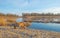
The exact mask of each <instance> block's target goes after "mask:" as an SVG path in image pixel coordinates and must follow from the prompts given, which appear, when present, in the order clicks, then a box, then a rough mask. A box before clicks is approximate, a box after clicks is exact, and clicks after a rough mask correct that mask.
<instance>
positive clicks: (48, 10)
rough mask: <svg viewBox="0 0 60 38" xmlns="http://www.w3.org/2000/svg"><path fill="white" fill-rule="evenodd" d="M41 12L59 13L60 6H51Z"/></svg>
mask: <svg viewBox="0 0 60 38" xmlns="http://www.w3.org/2000/svg"><path fill="white" fill-rule="evenodd" d="M41 12H45V13H54V14H56V13H60V7H51V8H47V9H44V10H42V11H41Z"/></svg>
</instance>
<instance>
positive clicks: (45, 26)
mask: <svg viewBox="0 0 60 38" xmlns="http://www.w3.org/2000/svg"><path fill="white" fill-rule="evenodd" d="M21 21H22V19H21V18H20V19H18V20H17V22H21ZM28 28H30V29H38V30H48V31H57V32H60V24H57V23H35V22H33V23H32V24H31V26H29V27H28Z"/></svg>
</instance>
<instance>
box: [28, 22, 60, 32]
mask: <svg viewBox="0 0 60 38" xmlns="http://www.w3.org/2000/svg"><path fill="white" fill-rule="evenodd" d="M28 28H30V29H38V30H48V31H56V32H60V24H57V23H32V24H31V26H29V27H28Z"/></svg>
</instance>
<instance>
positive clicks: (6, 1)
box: [0, 0, 60, 15]
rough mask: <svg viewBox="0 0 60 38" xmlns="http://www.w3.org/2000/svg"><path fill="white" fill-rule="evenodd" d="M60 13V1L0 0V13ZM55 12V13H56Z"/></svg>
mask: <svg viewBox="0 0 60 38" xmlns="http://www.w3.org/2000/svg"><path fill="white" fill-rule="evenodd" d="M51 10H52V12H60V0H0V12H3V13H12V14H18V15H21V13H22V12H44V11H46V12H47V11H48V12H50V11H51ZM56 10H57V11H56Z"/></svg>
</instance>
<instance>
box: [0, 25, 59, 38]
mask: <svg viewBox="0 0 60 38" xmlns="http://www.w3.org/2000/svg"><path fill="white" fill-rule="evenodd" d="M44 37H45V38H54V37H55V38H60V32H59V33H58V32H49V31H44V30H31V29H20V28H17V29H13V27H9V26H0V38H44Z"/></svg>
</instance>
